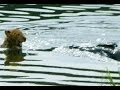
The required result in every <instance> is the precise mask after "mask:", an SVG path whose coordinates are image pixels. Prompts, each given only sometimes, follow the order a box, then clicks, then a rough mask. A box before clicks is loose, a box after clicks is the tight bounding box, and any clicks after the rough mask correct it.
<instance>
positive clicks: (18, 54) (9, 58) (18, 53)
mask: <svg viewBox="0 0 120 90" xmlns="http://www.w3.org/2000/svg"><path fill="white" fill-rule="evenodd" d="M4 54H5V55H6V58H5V62H4V65H5V66H8V65H15V63H14V64H12V63H10V62H22V61H24V57H25V56H26V53H23V52H22V49H13V50H11V49H7V50H5V51H4Z"/></svg>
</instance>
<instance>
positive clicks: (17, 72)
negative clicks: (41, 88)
mask: <svg viewBox="0 0 120 90" xmlns="http://www.w3.org/2000/svg"><path fill="white" fill-rule="evenodd" d="M119 10H120V5H119V4H111V5H107V4H97V5H94V4H90V5H86V4H70V5H65V4H54V5H51V4H0V41H1V42H0V44H1V43H2V41H3V40H4V31H5V30H8V29H12V28H18V27H19V28H21V29H22V30H23V33H24V34H25V36H26V37H27V41H26V42H25V43H23V47H22V50H9V49H4V48H0V85H14V86H15V85H30V86H31V85H78V86H80V85H88V86H90V85H96V86H98V85H100V86H102V85H110V84H109V81H108V77H107V76H106V75H107V69H108V70H109V71H110V73H111V76H112V78H113V79H114V82H115V83H116V84H119V85H120V83H119V82H120V80H119V77H118V76H119V75H118V71H119V66H120V65H119V64H120V61H118V60H115V59H113V58H108V57H106V54H104V55H100V54H99V53H91V52H88V50H86V49H88V48H87V47H96V45H98V44H99V43H108V42H114V43H117V45H118V46H117V47H116V48H115V51H117V50H118V49H119V48H120V43H119V42H120V38H119V37H120V33H119V28H120V23H119V22H120V12H119ZM71 46H75V47H72V48H71ZM76 46H78V47H83V48H85V50H83V51H81V50H79V49H76V48H77V47H76ZM93 51H95V52H96V50H92V52H93ZM98 51H99V50H98ZM113 52H114V51H113ZM101 53H104V52H102V51H101Z"/></svg>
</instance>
